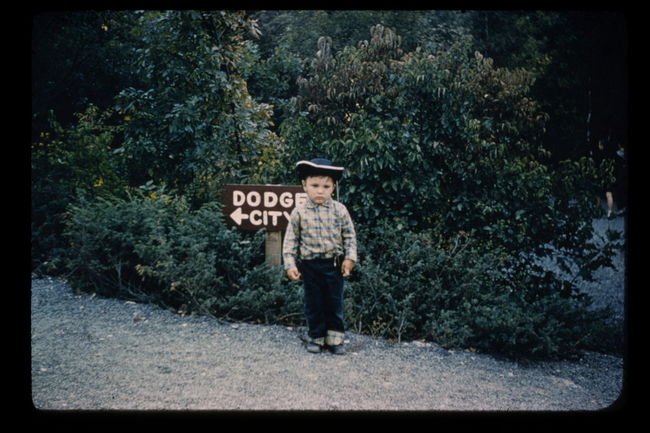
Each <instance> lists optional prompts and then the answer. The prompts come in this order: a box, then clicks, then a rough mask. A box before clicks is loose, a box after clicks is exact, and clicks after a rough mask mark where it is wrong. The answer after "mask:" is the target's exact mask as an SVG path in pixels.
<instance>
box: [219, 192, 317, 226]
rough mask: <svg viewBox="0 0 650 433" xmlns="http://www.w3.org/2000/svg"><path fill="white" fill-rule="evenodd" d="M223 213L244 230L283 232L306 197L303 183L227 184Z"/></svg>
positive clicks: (223, 194)
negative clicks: (263, 229) (301, 184)
mask: <svg viewBox="0 0 650 433" xmlns="http://www.w3.org/2000/svg"><path fill="white" fill-rule="evenodd" d="M222 198H223V203H224V207H223V213H224V215H225V216H226V221H227V222H228V223H229V224H232V225H235V226H237V227H238V228H240V229H242V230H259V229H261V228H266V229H267V230H268V231H271V232H275V231H284V230H285V229H286V228H287V224H288V222H289V216H290V215H291V211H292V210H293V208H294V207H295V206H296V204H300V203H304V202H305V201H306V200H307V193H305V192H304V190H303V188H302V187H301V186H288V185H224V187H223V190H222Z"/></svg>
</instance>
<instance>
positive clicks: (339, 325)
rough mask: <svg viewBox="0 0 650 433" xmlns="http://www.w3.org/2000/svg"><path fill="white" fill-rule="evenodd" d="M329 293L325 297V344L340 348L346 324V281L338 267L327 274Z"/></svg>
mask: <svg viewBox="0 0 650 433" xmlns="http://www.w3.org/2000/svg"><path fill="white" fill-rule="evenodd" d="M324 276H325V282H326V284H327V291H326V296H325V328H326V329H327V335H326V337H325V344H327V345H328V346H340V345H341V344H343V337H344V332H345V324H344V321H343V288H344V279H343V276H342V275H341V272H340V270H339V269H338V266H331V267H330V268H329V269H328V270H327V272H326V273H325V275H324Z"/></svg>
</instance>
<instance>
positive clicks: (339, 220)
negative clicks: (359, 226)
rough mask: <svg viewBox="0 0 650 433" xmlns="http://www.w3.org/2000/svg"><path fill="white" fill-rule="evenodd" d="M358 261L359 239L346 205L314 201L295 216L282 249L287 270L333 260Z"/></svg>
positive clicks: (290, 223)
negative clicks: (298, 262)
mask: <svg viewBox="0 0 650 433" xmlns="http://www.w3.org/2000/svg"><path fill="white" fill-rule="evenodd" d="M343 254H345V260H352V261H355V262H356V261H357V237H356V233H355V231H354V225H353V224H352V218H350V213H349V212H348V210H347V208H346V207H345V205H343V204H342V203H339V202H337V201H335V200H332V199H329V200H327V201H326V202H325V203H323V204H321V205H317V204H315V203H314V202H312V201H311V200H309V199H307V201H306V202H305V203H304V204H303V205H299V206H296V207H295V208H294V209H293V211H292V212H291V217H290V218H289V224H288V225H287V232H286V234H285V237H284V243H283V245H282V258H283V259H284V268H285V269H290V268H292V267H294V266H296V258H297V257H300V258H301V259H303V260H313V259H326V258H333V257H336V256H340V255H343Z"/></svg>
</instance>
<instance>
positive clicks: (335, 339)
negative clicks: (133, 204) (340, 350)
mask: <svg viewBox="0 0 650 433" xmlns="http://www.w3.org/2000/svg"><path fill="white" fill-rule="evenodd" d="M344 335H345V334H343V333H342V332H339V331H331V330H328V331H327V337H325V344H327V345H328V346H338V345H339V344H343V337H344Z"/></svg>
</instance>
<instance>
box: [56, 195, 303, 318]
mask: <svg viewBox="0 0 650 433" xmlns="http://www.w3.org/2000/svg"><path fill="white" fill-rule="evenodd" d="M66 236H67V238H68V239H69V241H70V246H71V248H70V252H69V254H68V268H69V270H70V280H71V283H72V284H73V285H74V286H75V287H76V288H78V289H80V290H92V291H95V292H97V293H99V294H102V295H105V296H116V297H129V298H135V299H139V300H143V301H147V302H155V303H159V304H162V305H165V306H168V307H170V308H173V309H175V310H182V311H184V312H197V313H200V314H209V315H213V316H217V317H222V318H225V319H232V320H250V321H263V322H273V321H280V320H285V319H286V318H293V317H294V316H295V315H296V314H297V312H299V311H300V308H301V297H300V293H299V290H298V289H297V288H296V287H295V285H294V284H290V283H288V282H287V281H286V280H284V279H283V278H282V277H281V271H280V270H279V269H274V268H269V267H267V266H266V265H265V263H264V257H263V248H262V243H263V239H264V234H263V233H262V232H258V233H256V234H247V233H240V232H238V231H237V230H235V229H234V228H230V227H227V226H226V225H225V224H224V222H223V221H222V217H221V210H220V205H219V204H217V203H208V204H206V205H204V206H203V207H201V208H200V209H198V210H191V209H190V208H189V207H188V205H187V203H186V200H184V199H183V198H180V197H173V196H170V195H168V194H165V193H164V192H161V191H158V192H157V193H156V192H150V193H148V195H145V193H138V194H133V195H132V196H131V197H130V198H129V199H127V200H121V199H97V200H92V201H89V200H84V199H82V200H80V202H79V203H78V204H76V205H74V206H72V207H71V208H70V210H69V220H68V222H67V230H66Z"/></svg>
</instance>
